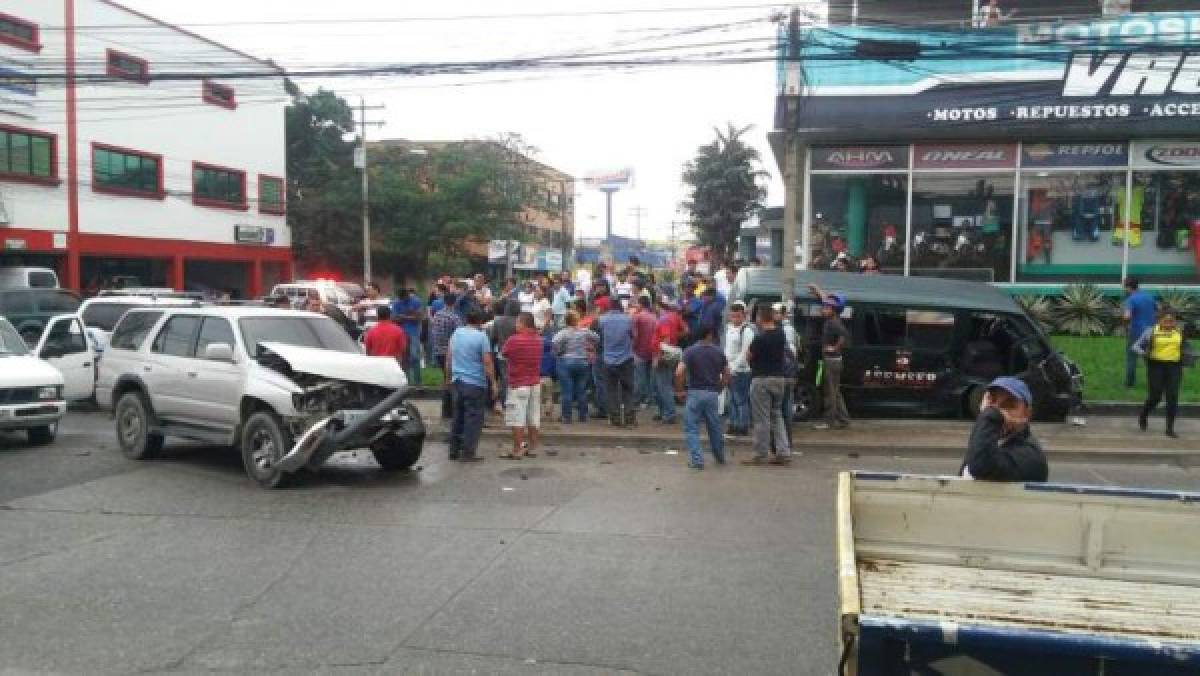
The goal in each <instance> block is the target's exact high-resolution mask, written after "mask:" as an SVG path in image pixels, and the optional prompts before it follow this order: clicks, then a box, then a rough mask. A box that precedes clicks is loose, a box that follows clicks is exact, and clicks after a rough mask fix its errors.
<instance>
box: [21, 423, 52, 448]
mask: <svg viewBox="0 0 1200 676" xmlns="http://www.w3.org/2000/svg"><path fill="white" fill-rule="evenodd" d="M25 434H26V435H27V436H28V437H29V443H30V445H32V446H45V445H46V444H49V443H52V442H53V441H54V438H55V437H57V436H58V423H53V424H50V425H41V426H39V427H30V428H29V429H27V430H25Z"/></svg>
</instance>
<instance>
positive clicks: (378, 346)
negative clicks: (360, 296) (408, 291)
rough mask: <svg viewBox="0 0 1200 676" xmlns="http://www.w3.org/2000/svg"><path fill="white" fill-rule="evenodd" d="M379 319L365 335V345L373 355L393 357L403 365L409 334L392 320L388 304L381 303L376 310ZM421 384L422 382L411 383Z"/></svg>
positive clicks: (406, 354)
mask: <svg viewBox="0 0 1200 676" xmlns="http://www.w3.org/2000/svg"><path fill="white" fill-rule="evenodd" d="M375 312H376V315H375V318H376V319H377V320H378V321H377V322H376V323H375V326H372V327H371V330H370V331H367V335H366V336H364V337H363V347H364V348H366V350H367V355H369V356H371V357H392V358H393V359H395V360H396V361H397V362H398V363H399V364H400V366H401V367H403V366H404V360H405V358H406V357H407V356H408V334H407V333H405V332H404V329H402V328H400V327H399V326H397V325H396V322H393V321H392V310H391V308H389V307H388V306H386V305H380V306H379V307H378V308H376V310H375ZM409 384H410V385H420V383H409Z"/></svg>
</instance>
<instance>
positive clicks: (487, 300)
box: [472, 274, 493, 312]
mask: <svg viewBox="0 0 1200 676" xmlns="http://www.w3.org/2000/svg"><path fill="white" fill-rule="evenodd" d="M472 286H473V287H474V289H475V300H477V301H479V306H480V307H482V308H483V310H484V311H485V312H491V311H492V300H493V297H492V289H491V287H489V286H488V285H487V277H484V276H483V275H482V274H477V275H475V277H474V279H473V280H472Z"/></svg>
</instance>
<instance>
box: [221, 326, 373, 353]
mask: <svg viewBox="0 0 1200 676" xmlns="http://www.w3.org/2000/svg"><path fill="white" fill-rule="evenodd" d="M238 327H239V328H240V329H241V331H242V342H244V343H245V344H246V353H247V354H249V355H251V356H255V355H257V354H258V344H259V343H263V342H266V343H272V342H274V343H284V344H286V345H296V346H299V347H317V348H322V349H326V350H337V351H338V352H352V353H356V354H357V353H359V352H360V350H359V349H358V344H357V343H355V342H354V341H353V340H352V339H351V338H350V336H349V335H347V334H346V332H345V331H343V330H342V328H341V327H340V326H338V325H337V324H334V323H333V320H330V319H327V318H325V317H245V318H243V319H242V320H240V321H239V322H238Z"/></svg>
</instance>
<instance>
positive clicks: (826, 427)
mask: <svg viewBox="0 0 1200 676" xmlns="http://www.w3.org/2000/svg"><path fill="white" fill-rule="evenodd" d="M813 429H814V430H829V429H833V428H832V427H831V426H830V425H829V423H817V424H816V425H813Z"/></svg>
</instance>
